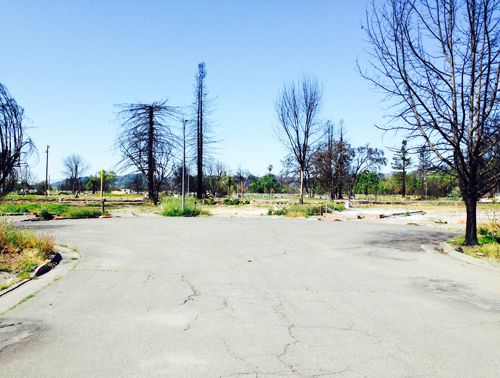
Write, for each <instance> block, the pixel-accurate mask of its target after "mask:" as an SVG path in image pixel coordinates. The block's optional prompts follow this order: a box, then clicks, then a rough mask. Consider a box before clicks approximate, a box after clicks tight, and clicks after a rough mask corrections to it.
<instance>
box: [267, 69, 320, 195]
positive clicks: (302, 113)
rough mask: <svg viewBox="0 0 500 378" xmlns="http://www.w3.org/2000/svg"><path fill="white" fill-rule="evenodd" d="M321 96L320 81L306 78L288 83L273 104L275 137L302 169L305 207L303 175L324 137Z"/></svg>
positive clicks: (313, 77) (300, 169) (301, 181)
mask: <svg viewBox="0 0 500 378" xmlns="http://www.w3.org/2000/svg"><path fill="white" fill-rule="evenodd" d="M322 96H323V87H322V86H321V85H320V84H319V83H318V79H317V78H316V77H315V76H311V75H308V74H304V75H303V76H302V77H301V78H299V79H298V80H297V82H295V81H289V82H285V83H284V84H283V87H282V89H281V90H280V92H279V94H278V97H277V99H276V102H275V104H274V108H275V111H276V114H277V118H278V124H277V125H276V127H275V128H274V133H275V135H276V138H277V139H278V140H279V141H280V142H281V143H282V144H283V145H284V146H285V147H286V148H287V149H288V150H289V152H290V154H291V155H292V156H293V157H294V158H295V161H296V163H297V165H298V167H299V171H300V203H304V172H305V171H306V170H307V169H308V168H309V163H310V159H311V156H312V155H313V153H314V152H315V151H316V149H317V146H318V141H319V140H320V139H321V137H322V135H323V133H322V122H321V119H320V112H321V99H322Z"/></svg>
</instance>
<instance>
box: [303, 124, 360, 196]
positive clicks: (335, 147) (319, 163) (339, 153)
mask: <svg viewBox="0 0 500 378" xmlns="http://www.w3.org/2000/svg"><path fill="white" fill-rule="evenodd" d="M343 125H344V122H343V121H342V120H341V121H340V122H339V125H338V132H337V134H338V138H337V137H336V136H335V134H336V133H335V127H334V126H335V125H334V124H333V123H332V122H331V121H327V122H326V125H325V130H326V132H325V139H324V140H323V141H322V142H321V144H320V148H319V149H318V151H317V152H316V153H315V154H314V157H313V164H312V165H313V167H314V176H315V177H316V179H317V180H318V182H319V183H320V185H321V187H322V188H323V189H324V190H326V192H327V193H328V195H329V197H330V199H334V198H336V197H337V198H340V199H341V198H342V191H343V187H344V185H345V184H347V182H348V178H349V167H350V162H351V160H352V157H353V155H354V149H353V148H352V147H351V145H350V144H349V143H348V142H347V141H346V140H345V138H344V134H345V131H344V126H343Z"/></svg>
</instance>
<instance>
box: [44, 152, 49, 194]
mask: <svg viewBox="0 0 500 378" xmlns="http://www.w3.org/2000/svg"><path fill="white" fill-rule="evenodd" d="M49 148H50V146H49V145H47V150H46V151H45V152H46V153H47V160H46V162H45V197H47V196H48V195H49Z"/></svg>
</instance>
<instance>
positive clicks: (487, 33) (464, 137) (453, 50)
mask: <svg viewBox="0 0 500 378" xmlns="http://www.w3.org/2000/svg"><path fill="white" fill-rule="evenodd" d="M499 14H500V1H498V0H457V1H452V0H386V1H385V3H384V5H382V6H380V7H377V6H375V5H373V9H371V11H370V12H367V18H366V25H365V29H366V32H367V37H368V41H369V43H370V47H369V51H368V52H369V53H370V54H371V58H372V59H371V61H370V64H371V70H372V73H370V74H367V73H363V72H361V74H362V75H363V76H364V77H365V78H367V79H368V80H369V81H371V83H373V84H374V86H375V87H376V88H378V89H379V90H381V91H383V92H384V93H386V94H387V96H388V100H389V101H390V102H389V107H388V110H389V115H391V116H392V120H393V121H394V123H389V124H388V125H386V126H384V127H383V128H384V129H385V130H400V131H403V132H405V133H406V138H407V139H408V140H411V139H412V138H417V139H420V141H418V140H417V144H419V145H421V144H422V142H421V141H422V140H423V141H424V142H425V143H426V144H427V145H428V146H429V148H430V150H431V151H432V153H433V154H434V155H435V156H436V157H437V159H439V160H440V161H441V164H442V165H445V166H448V167H449V169H450V170H451V171H454V172H456V174H457V176H458V180H459V186H460V190H461V193H462V197H463V200H464V202H465V206H466V209H467V224H466V233H465V244H467V245H475V244H478V240H477V228H476V203H477V201H478V200H479V198H480V197H481V196H482V195H484V194H485V193H487V192H488V191H489V190H490V189H491V188H492V187H493V186H494V184H495V182H496V181H497V180H498V178H499V177H500V167H499V166H498V164H496V161H498V158H499V156H498V153H497V151H496V148H495V146H497V145H498V144H499V142H500V122H499V116H498V115H499V114H500V101H499V99H498V93H499V77H500V24H499V22H500V18H499ZM360 71H361V70H360Z"/></svg>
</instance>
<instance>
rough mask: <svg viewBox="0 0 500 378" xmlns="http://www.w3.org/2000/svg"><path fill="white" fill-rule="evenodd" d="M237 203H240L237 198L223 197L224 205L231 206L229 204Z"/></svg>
mask: <svg viewBox="0 0 500 378" xmlns="http://www.w3.org/2000/svg"><path fill="white" fill-rule="evenodd" d="M239 204H240V200H239V199H238V198H235V199H230V198H224V205H228V206H231V205H239Z"/></svg>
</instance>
